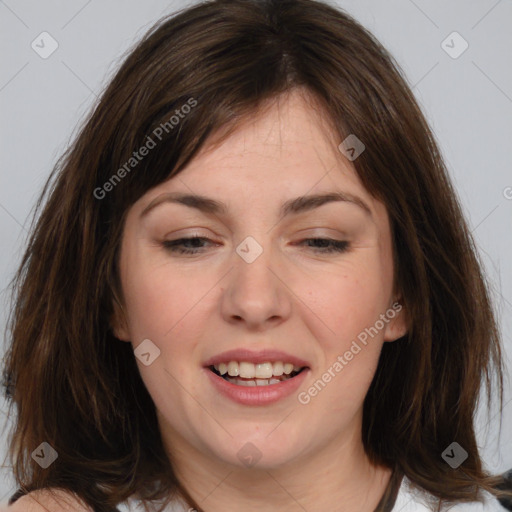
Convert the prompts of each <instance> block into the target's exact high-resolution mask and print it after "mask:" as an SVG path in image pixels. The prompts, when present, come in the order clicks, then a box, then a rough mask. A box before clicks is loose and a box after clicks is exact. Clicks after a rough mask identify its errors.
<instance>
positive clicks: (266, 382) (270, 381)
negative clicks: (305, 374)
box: [222, 375, 292, 386]
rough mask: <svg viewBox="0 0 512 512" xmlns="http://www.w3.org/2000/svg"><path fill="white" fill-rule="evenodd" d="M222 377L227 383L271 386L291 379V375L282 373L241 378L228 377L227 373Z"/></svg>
mask: <svg viewBox="0 0 512 512" xmlns="http://www.w3.org/2000/svg"><path fill="white" fill-rule="evenodd" d="M222 378H223V379H224V380H227V381H228V382H229V383H231V384H236V385H238V386H271V385H274V384H279V383H280V382H283V381H285V380H288V379H291V378H292V375H282V376H280V377H279V378H275V377H272V378H270V379H241V378H237V377H229V376H227V375H223V376H222Z"/></svg>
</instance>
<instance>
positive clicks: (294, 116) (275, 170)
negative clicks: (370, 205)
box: [170, 91, 365, 194]
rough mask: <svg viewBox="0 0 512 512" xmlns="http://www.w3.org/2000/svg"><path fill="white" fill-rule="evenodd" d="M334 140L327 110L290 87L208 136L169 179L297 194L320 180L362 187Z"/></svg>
mask: <svg viewBox="0 0 512 512" xmlns="http://www.w3.org/2000/svg"><path fill="white" fill-rule="evenodd" d="M221 133H222V132H221ZM338 139H339V135H338V134H337V133H336V131H335V130H334V129H333V126H332V122H331V120H330V118H329V117H328V115H327V113H326V112H325V111H324V110H323V109H322V108H321V107H320V106H319V105H318V104H317V103H316V102H314V101H313V100H312V99H311V98H309V97H308V96H305V95H304V93H303V92H299V91H295V92H291V93H288V94H286V95H282V96H280V97H277V98H275V99H273V100H272V101H270V102H268V103H267V104H266V105H265V106H264V107H263V108H262V109H260V110H259V111H258V112H255V113H253V114H252V115H248V116H246V117H245V118H244V119H243V120H241V121H240V122H239V123H237V125H236V129H235V130H233V131H232V132H231V133H230V134H229V136H227V137H223V138H222V139H221V140H220V142H217V140H218V139H217V138H216V137H215V136H214V137H213V138H212V139H211V142H210V143H208V144H206V145H205V147H204V148H203V149H202V150H201V151H200V152H199V153H198V155H196V157H195V158H194V159H193V160H192V161H191V163H190V164H189V165H188V166H187V168H186V169H185V170H184V171H183V172H182V173H180V175H179V176H176V177H175V178H179V177H181V179H183V180H185V179H186V180H190V181H191V182H193V183H199V182H201V183H202V184H204V185H206V186H208V187H213V186H215V185H216V184H217V183H218V182H223V185H224V186H226V184H227V183H226V182H233V183H236V182H241V181H242V180H243V181H245V182H246V184H248V185H250V183H253V184H254V185H256V184H259V183H262V182H263V183H264V184H266V185H268V186H271V185H273V184H274V185H275V186H276V187H277V186H278V185H280V186H290V187H294V186H298V187H302V190H298V189H297V190H296V191H295V192H296V193H298V194H305V193H306V192H307V190H304V187H305V186H308V185H309V187H308V188H311V187H313V186H314V185H315V183H320V181H322V185H327V184H328V183H331V185H332V184H334V185H341V184H342V183H344V184H345V185H346V186H350V187H353V189H354V191H355V189H358V190H359V191H360V192H365V191H364V187H363V186H362V184H361V183H360V180H359V178H358V176H357V173H356V172H355V169H354V167H353V166H352V164H351V163H350V162H349V161H348V160H347V159H346V158H345V157H344V156H343V155H342V154H341V153H340V151H339V150H338V145H339V143H340V142H341V141H339V140H338ZM175 178H173V179H175ZM340 178H343V179H341V180H340ZM170 181H172V180H170ZM333 182H334V183H333Z"/></svg>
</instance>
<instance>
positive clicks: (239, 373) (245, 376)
mask: <svg viewBox="0 0 512 512" xmlns="http://www.w3.org/2000/svg"><path fill="white" fill-rule="evenodd" d="M208 368H209V370H210V371H212V372H213V373H215V374H216V375H218V376H219V377H221V378H222V379H224V380H225V381H227V382H229V383H231V384H235V385H237V386H274V385H276V384H279V383H281V382H284V381H287V380H290V379H293V378H294V377H296V376H297V375H299V374H300V373H301V372H303V371H304V370H305V369H306V368H307V367H306V366H302V367H299V366H294V365H293V364H291V363H282V362H280V361H276V362H275V363H272V362H266V363H259V364H253V363H248V362H240V363H238V362H236V361H230V362H228V363H220V364H216V365H211V366H209V367H208Z"/></svg>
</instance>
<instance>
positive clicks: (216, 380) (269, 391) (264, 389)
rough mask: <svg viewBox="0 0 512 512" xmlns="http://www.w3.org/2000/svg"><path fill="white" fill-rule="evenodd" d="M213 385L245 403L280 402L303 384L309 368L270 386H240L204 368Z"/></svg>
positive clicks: (225, 394) (240, 402)
mask: <svg viewBox="0 0 512 512" xmlns="http://www.w3.org/2000/svg"><path fill="white" fill-rule="evenodd" d="M204 371H205V372H206V373H207V374H208V377H209V378H210V380H211V382H212V384H213V386H214V387H215V388H216V389H217V390H218V391H219V392H220V393H221V394H223V395H224V396H226V397H227V398H229V399H231V400H233V401H234V402H237V403H239V404H243V405H267V404H272V403H274V402H278V401H279V400H282V399H283V398H286V397H287V396H290V395H291V394H292V393H293V392H294V391H297V388H298V387H299V386H300V385H301V384H302V382H303V381H304V379H305V378H306V374H307V373H308V371H309V368H306V369H304V370H302V371H301V372H300V373H299V374H298V375H296V376H295V377H292V378H291V379H286V380H284V381H282V382H280V383H279V384H269V385H268V386H250V387H249V386H238V385H237V384H231V382H228V381H227V380H225V379H223V378H222V377H219V376H218V375H217V374H216V373H213V372H212V371H211V370H210V369H208V368H204Z"/></svg>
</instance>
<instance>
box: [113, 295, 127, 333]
mask: <svg viewBox="0 0 512 512" xmlns="http://www.w3.org/2000/svg"><path fill="white" fill-rule="evenodd" d="M112 309H113V311H112V314H111V315H110V318H109V324H110V329H111V330H112V333H113V334H114V336H115V337H116V338H117V339H119V340H121V341H127V342H131V336H130V330H129V328H128V322H127V320H126V314H125V312H124V308H123V305H122V304H121V302H120V301H119V300H118V298H117V296H116V294H114V297H113V308H112Z"/></svg>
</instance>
